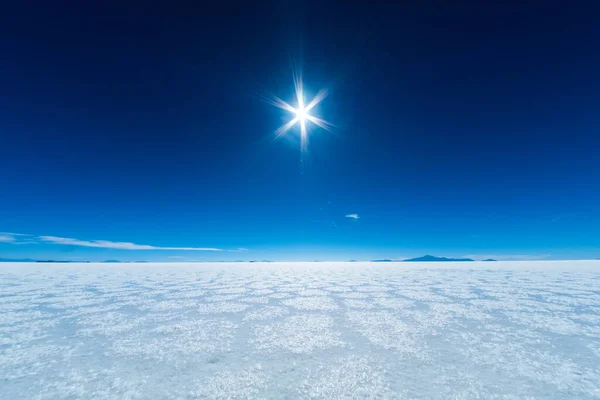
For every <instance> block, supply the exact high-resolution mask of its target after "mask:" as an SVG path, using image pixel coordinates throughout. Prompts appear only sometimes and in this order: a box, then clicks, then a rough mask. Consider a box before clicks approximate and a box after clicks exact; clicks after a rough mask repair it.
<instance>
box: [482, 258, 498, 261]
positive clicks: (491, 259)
mask: <svg viewBox="0 0 600 400" xmlns="http://www.w3.org/2000/svg"><path fill="white" fill-rule="evenodd" d="M483 261H498V260H494V259H493V258H488V259H487V260H483Z"/></svg>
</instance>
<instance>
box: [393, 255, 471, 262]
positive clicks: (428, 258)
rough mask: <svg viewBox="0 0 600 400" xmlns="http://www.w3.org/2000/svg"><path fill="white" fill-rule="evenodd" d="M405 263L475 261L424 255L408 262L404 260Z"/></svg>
mask: <svg viewBox="0 0 600 400" xmlns="http://www.w3.org/2000/svg"><path fill="white" fill-rule="evenodd" d="M404 261H405V262H433V261H475V260H472V259H470V258H447V257H436V256H430V255H426V256H423V257H417V258H409V259H408V260H404Z"/></svg>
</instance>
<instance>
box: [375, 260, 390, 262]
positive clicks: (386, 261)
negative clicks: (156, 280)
mask: <svg viewBox="0 0 600 400" xmlns="http://www.w3.org/2000/svg"><path fill="white" fill-rule="evenodd" d="M371 262H392V260H371Z"/></svg>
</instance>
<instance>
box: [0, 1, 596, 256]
mask: <svg viewBox="0 0 600 400" xmlns="http://www.w3.org/2000/svg"><path fill="white" fill-rule="evenodd" d="M40 3H41V2H40ZM84 3H86V5H70V6H69V7H65V8H58V7H56V4H55V3H48V4H47V5H45V6H44V5H40V6H39V7H32V6H31V4H28V5H27V7H25V6H23V9H20V10H19V9H15V8H12V9H5V10H3V13H2V16H0V37H1V40H0V51H1V52H2V61H1V63H0V123H1V125H0V231H2V232H11V233H22V234H28V235H31V236H15V235H10V234H7V233H4V234H0V257H33V258H60V259H89V260H103V259H108V258H111V259H112V258H115V259H121V260H140V259H144V260H217V259H220V260H233V259H246V260H249V259H272V260H300V259H302V260H313V259H325V260H328V259H336V260H338V259H341V260H346V259H372V258H400V257H405V256H406V257H408V256H416V255H422V254H425V253H433V254H437V255H447V256H464V255H473V256H474V257H487V256H490V255H491V256H494V257H497V258H506V259H510V258H525V259H535V258H590V257H591V258H596V257H600V150H599V149H600V130H599V128H600V113H599V111H598V110H600V51H599V47H598V46H599V45H598V43H600V25H599V24H598V23H597V15H598V12H600V9H598V7H593V6H592V4H593V3H592V2H589V3H583V2H577V1H576V2H569V3H566V2H563V4H562V5H559V4H557V3H553V2H551V1H544V2H537V3H531V2H515V4H512V5H511V4H509V2H495V3H497V4H496V5H491V4H489V3H490V2H473V3H484V4H471V5H464V4H463V5H453V6H448V5H441V4H442V2H436V3H432V2H430V3H428V2H415V3H417V4H419V5H418V6H407V5H404V4H388V5H383V4H380V5H377V6H372V5H368V4H366V3H364V2H361V3H364V4H362V5H359V4H358V3H359V2H356V3H357V4H354V5H352V4H348V2H340V3H339V4H337V5H336V4H335V3H328V4H322V3H321V2H316V3H313V4H311V3H310V2H303V3H298V2H285V1H284V2H281V1H277V2H271V3H269V2H258V3H260V5H258V6H252V7H250V6H247V8H241V7H242V6H241V5H237V6H234V5H233V4H231V3H229V2H225V3H226V4H224V5H223V6H222V8H221V9H218V8H216V7H218V6H216V5H215V4H212V5H211V6H210V7H208V6H201V5H200V3H196V5H189V4H188V5H185V4H181V5H179V4H176V3H174V2H167V3H164V2H163V5H162V6H154V5H152V4H151V3H139V2H136V3H135V6H133V5H132V6H131V7H127V6H123V5H122V4H121V3H114V4H113V5H107V4H108V3H106V2H84ZM92 3H93V4H95V5H91V4H92ZM398 3H400V2H398ZM117 4H120V5H118V6H117ZM240 4H241V3H240ZM461 4H462V3H461ZM13 7H18V6H13ZM46 7H47V8H46ZM292 60H293V61H292ZM293 65H296V66H298V65H302V69H303V74H304V84H305V87H306V90H307V91H308V92H311V93H313V94H314V93H316V92H317V91H318V90H319V89H321V88H323V87H331V94H330V96H329V97H328V98H327V99H326V100H325V101H324V102H323V103H321V104H320V105H319V106H318V107H317V109H316V110H315V111H316V112H317V113H318V114H319V115H321V116H322V117H323V118H325V119H327V120H328V121H330V122H332V123H334V124H335V125H336V128H335V129H334V130H333V132H327V131H324V130H322V129H312V130H311V131H310V143H309V147H308V152H307V153H306V154H305V155H304V157H303V163H302V164H301V162H300V158H301V157H300V147H299V144H298V129H297V128H295V129H292V130H291V131H290V132H289V133H288V134H287V135H286V136H285V137H283V138H281V139H279V140H273V137H274V131H275V130H276V129H277V128H278V127H279V126H280V125H281V124H282V123H284V122H286V121H287V120H288V119H289V115H287V114H286V112H285V111H282V110H279V109H277V108H274V107H272V106H270V105H268V104H267V103H266V102H264V101H263V100H262V99H261V98H262V96H266V95H269V94H275V95H277V96H280V97H282V98H283V99H284V100H286V101H292V100H293V97H294V90H293V82H292V76H291V68H292V66H293ZM348 214H358V216H359V217H360V218H359V219H352V218H346V217H345V216H346V215H348ZM42 236H52V237H54V238H42ZM60 238H71V239H76V240H78V241H81V242H73V241H66V240H64V239H60ZM94 240H103V241H109V242H129V243H135V244H141V245H152V246H160V247H210V248H219V249H225V250H234V249H238V248H243V249H247V250H244V251H236V252H230V251H219V252H215V251H189V250H187V251H186V250H119V249H112V248H110V247H116V246H114V245H112V244H110V243H108V244H107V243H104V242H103V243H101V244H97V243H96V244H92V245H94V246H96V245H98V246H99V247H89V244H90V243H89V241H94ZM23 242H29V243H23ZM65 243H66V244H65ZM124 246H125V247H127V246H128V245H124ZM103 247H107V248H103ZM117 247H118V246H117ZM129 247H134V246H132V245H131V246H129ZM172 257H177V258H172Z"/></svg>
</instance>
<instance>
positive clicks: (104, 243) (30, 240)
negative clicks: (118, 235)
mask: <svg viewBox="0 0 600 400" xmlns="http://www.w3.org/2000/svg"><path fill="white" fill-rule="evenodd" d="M0 243H9V244H56V245H63V246H79V247H94V248H100V249H117V250H172V251H227V250H224V249H218V248H215V247H168V246H152V245H148V244H137V243H131V242H112V241H110V240H80V239H74V238H66V237H59V236H35V235H27V234H24V233H12V232H0ZM246 250H247V249H241V248H238V249H234V250H230V251H246Z"/></svg>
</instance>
